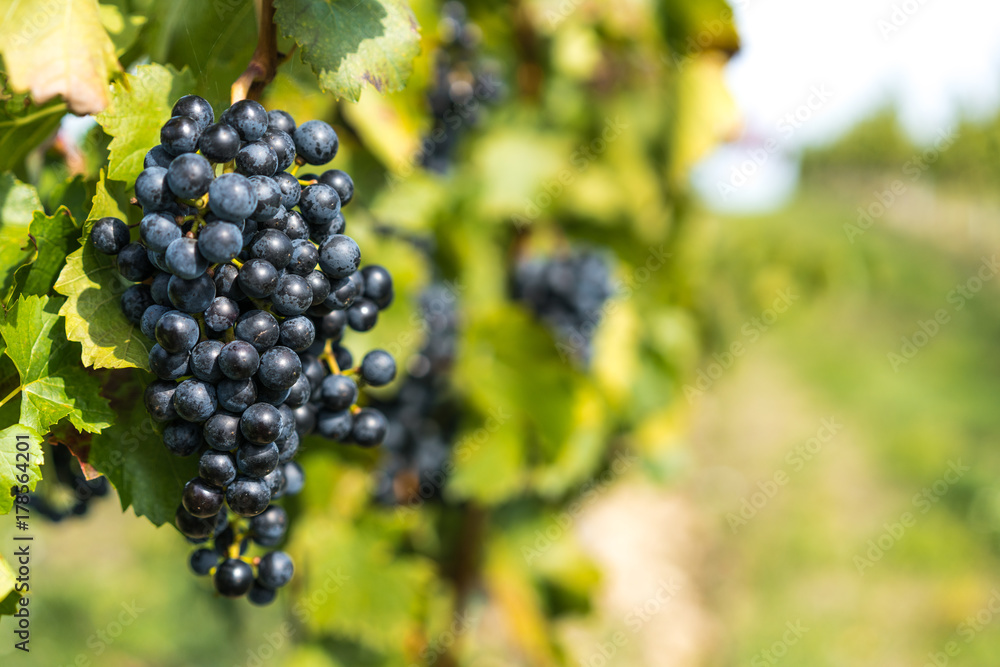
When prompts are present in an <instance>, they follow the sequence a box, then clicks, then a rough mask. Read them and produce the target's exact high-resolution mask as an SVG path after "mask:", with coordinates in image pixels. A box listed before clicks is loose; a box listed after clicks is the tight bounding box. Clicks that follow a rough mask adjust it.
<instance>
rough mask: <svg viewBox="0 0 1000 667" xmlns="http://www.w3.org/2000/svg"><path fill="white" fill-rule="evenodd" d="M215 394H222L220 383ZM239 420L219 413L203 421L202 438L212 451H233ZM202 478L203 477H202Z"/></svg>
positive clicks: (237, 437) (233, 415)
mask: <svg viewBox="0 0 1000 667" xmlns="http://www.w3.org/2000/svg"><path fill="white" fill-rule="evenodd" d="M216 393H217V394H219V395H221V394H222V387H221V383H220V386H219V388H218V389H217V390H216ZM220 403H221V401H220ZM239 430H240V418H239V415H235V414H233V413H231V412H225V411H220V412H216V413H215V414H214V415H212V416H211V417H209V418H208V420H206V421H205V424H204V426H203V427H202V436H203V437H204V438H205V442H207V443H208V446H209V447H211V448H212V449H217V450H219V451H223V452H231V451H234V450H235V449H236V448H237V447H238V446H239V444H240V438H239V435H238V434H239ZM202 476H203V477H204V476H205V475H202ZM227 483H228V482H227Z"/></svg>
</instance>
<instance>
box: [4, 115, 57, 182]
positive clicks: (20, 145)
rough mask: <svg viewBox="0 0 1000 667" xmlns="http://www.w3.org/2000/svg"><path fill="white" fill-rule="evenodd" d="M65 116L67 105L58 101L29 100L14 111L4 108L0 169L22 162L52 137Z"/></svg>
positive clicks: (6, 169)
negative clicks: (37, 102) (35, 102)
mask: <svg viewBox="0 0 1000 667" xmlns="http://www.w3.org/2000/svg"><path fill="white" fill-rule="evenodd" d="M65 115H66V105H65V104H64V103H62V102H55V101H53V102H49V103H47V104H45V105H43V106H36V105H34V104H31V103H30V100H25V104H24V105H23V106H21V107H20V109H17V111H16V112H14V113H10V112H7V111H4V110H0V171H9V170H11V169H13V168H14V167H16V166H18V165H19V164H21V161H22V160H24V158H25V156H26V155H27V154H28V153H30V152H31V151H33V150H35V149H36V148H38V146H39V145H41V143H42V142H44V141H45V140H46V139H48V138H49V137H50V136H52V134H53V133H54V132H55V131H56V129H57V128H58V127H59V122H60V121H61V120H62V117H63V116H65Z"/></svg>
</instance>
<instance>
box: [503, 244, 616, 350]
mask: <svg viewBox="0 0 1000 667" xmlns="http://www.w3.org/2000/svg"><path fill="white" fill-rule="evenodd" d="M511 291H512V293H513V297H514V299H515V300H518V301H521V302H523V303H524V304H525V305H526V306H527V307H528V308H529V309H531V311H532V312H533V313H534V314H535V316H536V317H538V319H540V320H541V321H542V322H544V323H545V324H546V325H548V327H549V328H550V329H551V330H552V331H553V333H554V334H555V336H556V339H557V341H558V342H557V345H556V347H557V348H558V350H559V354H560V356H562V357H563V358H564V359H573V360H574V361H576V362H578V363H580V364H582V365H583V366H588V365H589V364H590V360H591V357H592V356H593V345H592V343H593V338H594V332H595V331H596V330H597V327H598V325H599V324H600V323H601V315H602V314H603V310H604V303H605V302H606V301H607V300H608V299H609V298H610V297H611V295H612V294H613V293H614V290H613V288H612V285H611V275H610V272H609V269H608V265H607V262H606V261H605V259H604V258H603V257H602V256H601V255H599V254H598V253H596V252H590V251H582V252H574V253H571V254H569V255H568V256H564V257H554V258H545V259H542V258H528V259H520V260H518V262H517V264H516V265H515V267H514V272H513V280H512V290H511Z"/></svg>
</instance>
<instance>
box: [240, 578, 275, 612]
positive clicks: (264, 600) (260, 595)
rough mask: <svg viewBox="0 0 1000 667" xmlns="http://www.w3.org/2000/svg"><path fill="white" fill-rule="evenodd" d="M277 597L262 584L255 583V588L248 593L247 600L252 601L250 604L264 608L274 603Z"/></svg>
mask: <svg viewBox="0 0 1000 667" xmlns="http://www.w3.org/2000/svg"><path fill="white" fill-rule="evenodd" d="M277 596H278V594H277V593H276V592H275V591H272V590H271V589H270V588H266V587H264V586H261V585H260V582H257V581H254V582H253V586H252V587H251V588H250V592H249V593H247V600H249V601H250V604H254V605H257V606H258V607H264V606H266V605H269V604H271V603H272V602H274V599H275V598H276V597H277Z"/></svg>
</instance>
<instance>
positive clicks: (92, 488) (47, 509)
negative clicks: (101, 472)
mask: <svg viewBox="0 0 1000 667" xmlns="http://www.w3.org/2000/svg"><path fill="white" fill-rule="evenodd" d="M46 465H47V466H49V467H50V469H51V470H53V471H54V472H55V477H52V476H51V475H46V477H45V479H46V481H47V482H50V481H51V480H53V479H54V480H55V485H56V486H58V487H61V490H57V489H52V492H51V493H43V492H42V490H41V488H39V489H36V490H35V491H33V492H31V493H29V494H28V505H29V506H30V507H31V509H32V510H33V511H34V513H35V514H36V515H38V516H41V517H43V518H45V519H48V520H49V521H52V522H53V523H59V522H60V521H62V520H63V519H67V518H72V517H82V516H84V515H86V514H87V512H88V511H89V510H90V504H91V502H92V501H93V500H94V498H103V497H104V496H106V495H108V491H109V490H110V487H109V485H108V480H107V479H105V478H104V477H98V478H96V479H87V478H86V476H84V474H83V472H82V471H81V470H80V467H79V465H76V464H75V463H74V459H73V455H72V454H71V453H70V451H69V448H68V447H62V446H56V447H53V448H52V456H51V457H50V459H49V460H48V461H47V462H46ZM64 492H69V494H71V495H72V498H73V500H72V501H71V502H68V503H67V502H66V501H65V500H64V499H62V498H60V497H59V496H62V495H65V493H64Z"/></svg>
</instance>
